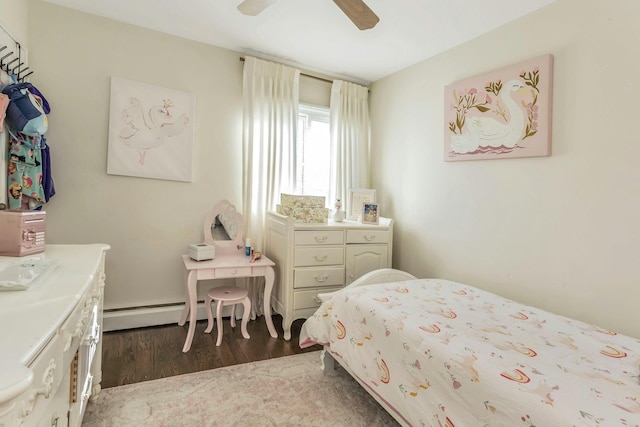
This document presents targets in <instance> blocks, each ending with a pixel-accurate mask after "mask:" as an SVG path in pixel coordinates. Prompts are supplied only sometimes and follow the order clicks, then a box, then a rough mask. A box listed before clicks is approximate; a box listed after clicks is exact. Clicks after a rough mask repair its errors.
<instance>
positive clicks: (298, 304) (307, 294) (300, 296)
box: [293, 286, 342, 310]
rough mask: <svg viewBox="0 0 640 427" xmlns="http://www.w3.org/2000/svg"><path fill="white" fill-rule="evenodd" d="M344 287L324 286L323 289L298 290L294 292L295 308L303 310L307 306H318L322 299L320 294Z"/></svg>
mask: <svg viewBox="0 0 640 427" xmlns="http://www.w3.org/2000/svg"><path fill="white" fill-rule="evenodd" d="M340 289H342V286H338V287H334V288H329V289H327V288H322V289H309V290H304V291H296V292H294V293H293V309H294V310H301V309H305V308H318V307H320V304H322V301H321V300H320V298H319V297H318V294H324V293H327V292H335V291H339V290H340Z"/></svg>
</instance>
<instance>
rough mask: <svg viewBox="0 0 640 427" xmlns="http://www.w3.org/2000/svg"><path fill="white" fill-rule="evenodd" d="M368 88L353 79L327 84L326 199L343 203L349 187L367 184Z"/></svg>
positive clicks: (362, 186) (345, 202)
mask: <svg viewBox="0 0 640 427" xmlns="http://www.w3.org/2000/svg"><path fill="white" fill-rule="evenodd" d="M368 97H369V90H368V89H367V88H366V87H364V86H360V85H358V84H355V83H350V82H345V81H342V80H335V81H334V82H333V85H332V87H331V101H330V113H329V114H330V118H329V123H330V129H331V186H330V187H329V188H330V191H331V193H330V200H331V201H332V202H333V201H334V200H335V199H336V198H340V200H341V201H342V206H346V204H347V202H348V201H347V200H346V199H347V196H348V194H349V189H350V188H369V185H370V177H369V144H370V134H371V129H370V122H369V104H368Z"/></svg>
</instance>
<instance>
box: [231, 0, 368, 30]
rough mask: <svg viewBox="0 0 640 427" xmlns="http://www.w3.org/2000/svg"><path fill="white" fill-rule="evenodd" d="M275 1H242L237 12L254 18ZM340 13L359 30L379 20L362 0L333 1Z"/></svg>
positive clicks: (366, 28) (365, 28)
mask: <svg viewBox="0 0 640 427" xmlns="http://www.w3.org/2000/svg"><path fill="white" fill-rule="evenodd" d="M275 2H276V0H244V1H243V2H242V3H240V4H239V5H238V10H239V11H240V12H241V13H242V14H244V15H251V16H255V15H258V14H259V13H260V12H262V11H263V10H265V9H266V8H267V7H269V6H271V5H272V4H273V3H275ZM333 2H334V3H335V4H337V5H338V7H339V8H340V9H342V12H344V14H345V15H347V17H348V18H349V19H351V21H352V22H353V23H354V24H355V25H356V27H358V28H359V29H361V30H368V29H370V28H373V27H375V26H376V24H377V23H378V21H380V18H378V16H377V15H376V14H375V13H373V11H372V10H371V9H370V8H369V6H367V5H366V4H365V3H364V1H362V0H333Z"/></svg>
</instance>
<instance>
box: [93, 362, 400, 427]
mask: <svg viewBox="0 0 640 427" xmlns="http://www.w3.org/2000/svg"><path fill="white" fill-rule="evenodd" d="M397 425H398V424H397V423H396V422H395V420H394V419H393V418H392V417H391V416H390V415H389V414H388V413H387V412H386V411H385V410H384V409H383V408H382V407H381V406H380V405H379V404H378V403H377V402H376V401H375V400H374V399H373V398H372V397H371V396H369V394H367V392H366V391H365V390H364V389H363V388H362V387H361V386H360V385H359V384H358V383H357V382H356V381H355V380H354V379H353V378H351V377H350V376H349V374H347V373H346V372H345V371H344V370H343V369H342V368H338V369H336V371H335V375H325V374H324V373H323V371H322V369H321V367H320V352H310V353H303V354H297V355H295V356H287V357H280V358H276V359H269V360H263V361H260V362H252V363H245V364H242V365H235V366H230V367H226V368H218V369H212V370H209V371H203V372H195V373H191V374H185V375H179V376H175V377H168V378H162V379H159V380H153V381H147V382H142V383H136V384H130V385H125V386H120V387H112V388H107V389H104V390H102V391H101V393H100V395H99V396H98V398H97V399H96V400H95V401H90V402H89V404H88V405H87V410H86V412H85V416H84V420H83V423H82V426H83V427H97V426H102V427H110V426H114V427H115V426H118V427H121V426H136V427H142V426H153V427H161V426H171V427H174V426H189V427H192V426H193V427H200V426H203V427H204V426H265V427H270V426H285V427H286V426H349V427H356V426H367V427H369V426H397Z"/></svg>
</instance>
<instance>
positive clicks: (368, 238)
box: [364, 234, 376, 242]
mask: <svg viewBox="0 0 640 427" xmlns="http://www.w3.org/2000/svg"><path fill="white" fill-rule="evenodd" d="M364 240H366V241H367V242H371V241H374V240H376V235H375V234H366V235H365V236H364Z"/></svg>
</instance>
